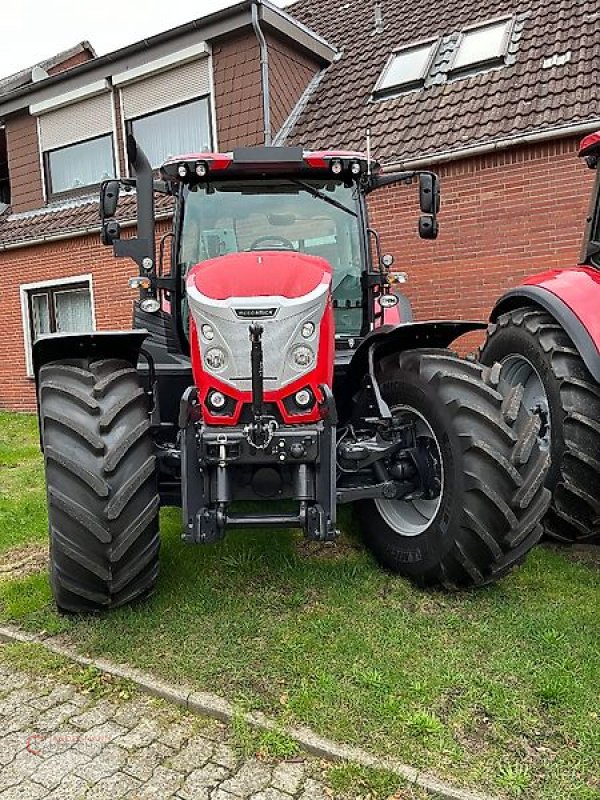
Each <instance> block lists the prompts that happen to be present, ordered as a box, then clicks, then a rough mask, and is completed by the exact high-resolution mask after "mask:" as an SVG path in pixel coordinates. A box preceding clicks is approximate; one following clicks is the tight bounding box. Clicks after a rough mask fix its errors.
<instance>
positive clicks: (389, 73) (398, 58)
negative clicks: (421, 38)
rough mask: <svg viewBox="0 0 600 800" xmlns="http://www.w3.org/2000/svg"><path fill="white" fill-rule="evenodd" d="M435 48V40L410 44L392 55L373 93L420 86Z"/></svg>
mask: <svg viewBox="0 0 600 800" xmlns="http://www.w3.org/2000/svg"><path fill="white" fill-rule="evenodd" d="M436 46H437V39H435V40H433V41H429V42H420V43H418V44H412V45H409V46H408V47H404V48H402V49H401V50H398V51H397V52H396V53H394V54H393V55H392V56H391V57H390V58H389V60H388V62H387V64H386V66H385V69H384V70H383V72H382V73H381V76H380V77H379V80H378V81H377V84H376V86H375V93H378V92H389V91H393V90H395V89H414V88H417V87H419V86H422V85H423V82H424V80H425V76H426V75H427V72H428V70H429V67H430V66H431V62H432V60H433V56H434V55H435V51H436Z"/></svg>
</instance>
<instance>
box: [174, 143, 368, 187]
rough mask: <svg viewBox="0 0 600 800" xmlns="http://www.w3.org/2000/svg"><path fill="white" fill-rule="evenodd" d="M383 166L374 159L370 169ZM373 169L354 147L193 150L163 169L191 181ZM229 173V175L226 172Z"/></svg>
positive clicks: (352, 174) (350, 175)
mask: <svg viewBox="0 0 600 800" xmlns="http://www.w3.org/2000/svg"><path fill="white" fill-rule="evenodd" d="M378 169H379V165H378V164H377V163H376V162H374V161H372V160H371V163H370V170H371V171H376V170H378ZM368 171H369V159H368V157H367V155H366V154H365V153H361V152H358V151H354V150H303V149H302V148H301V147H244V148H238V149H236V150H233V152H230V153H209V152H205V153H189V154H185V155H180V156H176V157H173V158H170V159H168V160H167V161H165V163H164V164H163V165H162V167H161V168H160V172H161V177H162V178H164V179H165V180H167V181H176V182H179V183H189V182H191V181H194V182H195V181H207V180H209V179H210V176H211V175H213V174H214V173H219V177H221V178H223V177H227V178H229V177H248V176H253V175H267V174H269V175H282V176H284V175H285V176H288V175H302V176H304V177H309V176H311V175H313V174H314V175H315V177H324V176H331V177H333V178H340V179H344V178H346V179H357V178H358V177H359V176H360V175H363V174H366V173H367V172H368ZM223 173H226V174H223Z"/></svg>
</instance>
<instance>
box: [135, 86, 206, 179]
mask: <svg viewBox="0 0 600 800" xmlns="http://www.w3.org/2000/svg"><path fill="white" fill-rule="evenodd" d="M131 127H132V131H133V135H134V136H135V138H136V139H137V141H138V144H140V145H141V147H142V149H143V150H144V152H145V153H146V155H147V156H148V159H149V161H150V163H151V164H152V167H153V168H154V169H156V168H157V167H160V165H161V164H162V163H163V161H165V160H166V159H167V158H169V157H171V156H179V155H185V154H188V153H199V152H202V151H206V150H210V148H211V136H210V115H209V109H208V100H207V99H206V98H203V99H201V100H194V102H192V103H186V105H183V106H177V107H175V108H168V109H167V110H166V111H158V112H157V113H156V114H151V115H150V116H148V117H142V118H141V119H136V120H134V121H133V122H132V124H131Z"/></svg>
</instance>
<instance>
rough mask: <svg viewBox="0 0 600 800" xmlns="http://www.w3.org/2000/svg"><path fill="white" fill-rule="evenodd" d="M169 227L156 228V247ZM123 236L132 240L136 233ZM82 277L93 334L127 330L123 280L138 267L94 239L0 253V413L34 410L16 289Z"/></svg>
mask: <svg viewBox="0 0 600 800" xmlns="http://www.w3.org/2000/svg"><path fill="white" fill-rule="evenodd" d="M168 227H169V224H168V223H166V222H161V223H159V224H158V225H157V241H158V238H159V237H160V236H162V234H164V233H165V232H166V230H167V229H168ZM123 235H124V236H133V235H135V229H131V228H129V229H127V230H126V231H124V232H123ZM165 266H167V265H165ZM167 268H168V267H167ZM87 274H91V275H92V291H93V295H94V310H95V314H96V328H97V330H111V329H113V330H115V329H117V330H118V329H129V328H131V317H132V303H133V301H134V300H135V299H136V297H137V294H136V292H133V291H131V290H130V289H129V288H128V286H127V280H128V278H130V277H132V276H133V275H135V274H137V267H136V266H135V264H134V263H133V261H130V260H129V259H126V258H120V259H115V258H113V256H112V250H111V249H110V248H109V247H103V246H102V245H100V243H99V236H98V234H94V235H91V236H84V237H77V238H75V239H70V240H66V241H61V242H53V243H48V244H43V245H36V246H35V247H28V248H23V249H18V250H9V251H5V252H0V275H1V276H2V289H1V294H2V303H3V312H2V315H1V316H0V408H10V409H15V410H19V411H33V410H34V409H35V386H34V381H33V379H32V378H28V377H27V375H26V366H25V340H24V333H23V321H22V315H21V297H20V285H21V284H28V283H37V282H38V281H47V280H57V281H59V280H60V279H61V278H70V277H73V276H76V275H87Z"/></svg>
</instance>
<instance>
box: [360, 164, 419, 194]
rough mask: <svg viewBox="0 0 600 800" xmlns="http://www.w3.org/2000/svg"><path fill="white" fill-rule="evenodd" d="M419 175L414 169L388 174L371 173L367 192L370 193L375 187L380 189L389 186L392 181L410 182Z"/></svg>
mask: <svg viewBox="0 0 600 800" xmlns="http://www.w3.org/2000/svg"><path fill="white" fill-rule="evenodd" d="M417 175H418V173H417V172H414V171H413V170H408V171H405V172H390V173H389V174H388V175H382V174H378V175H371V177H370V179H369V183H368V185H367V187H366V189H365V194H369V192H372V191H373V190H374V189H380V188H381V187H382V186H389V185H390V184H392V183H403V182H404V183H409V182H412V181H413V180H414V178H416V177H417Z"/></svg>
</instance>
